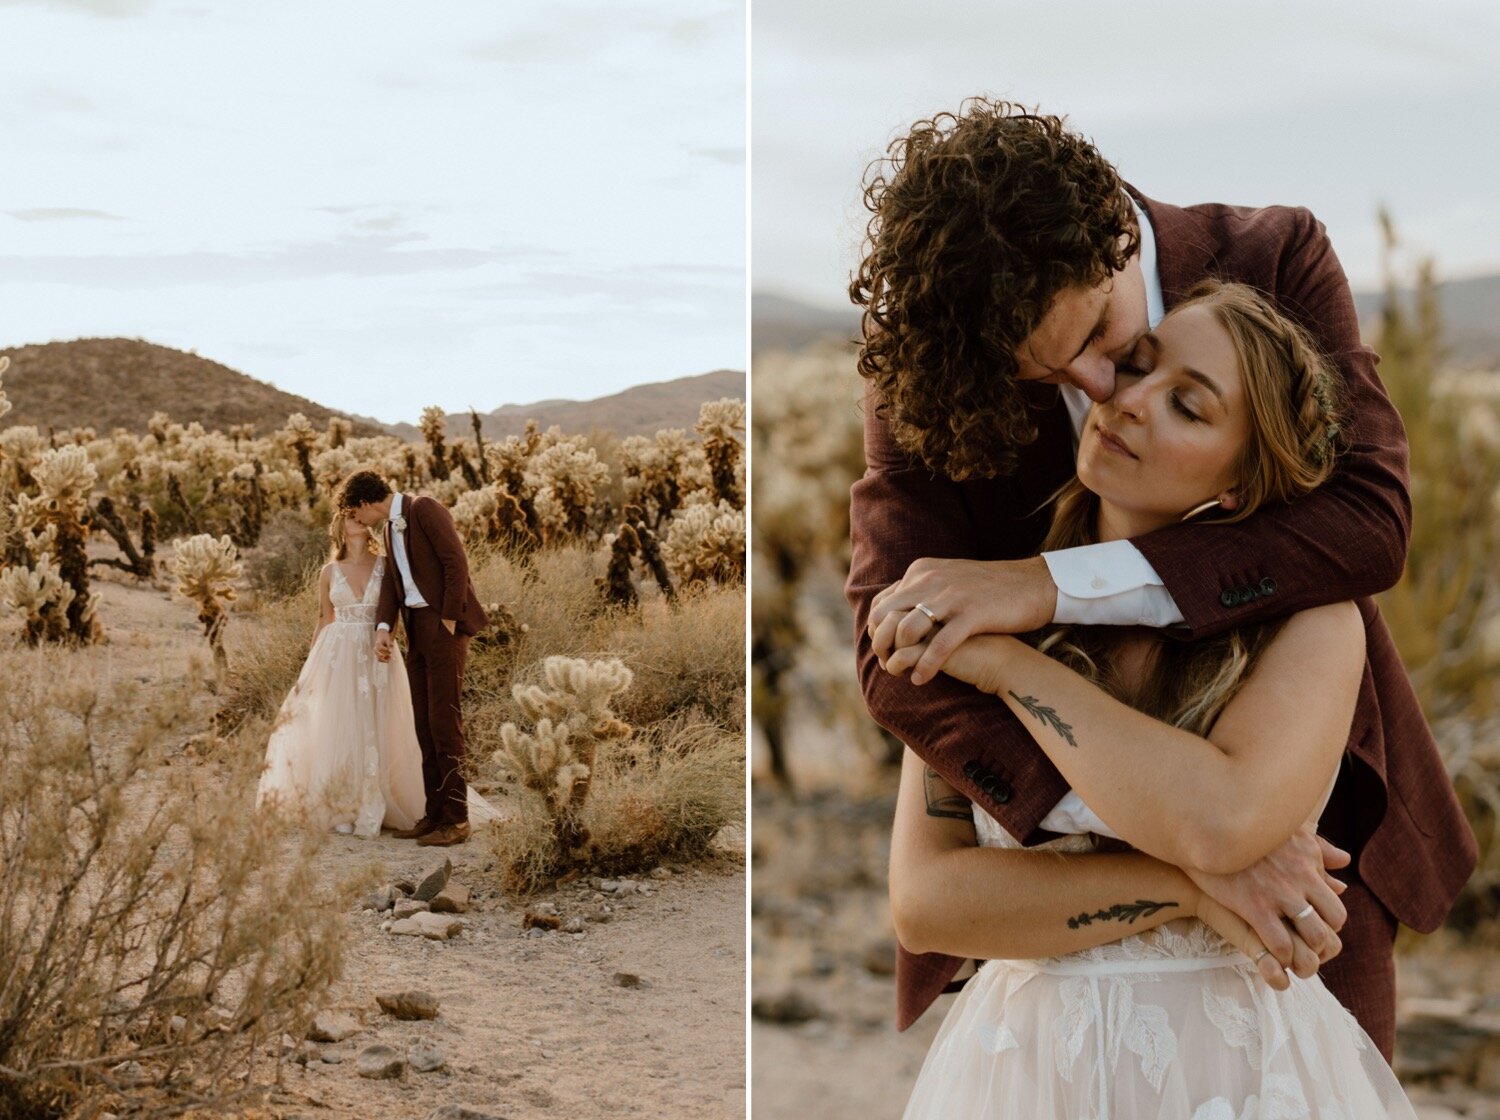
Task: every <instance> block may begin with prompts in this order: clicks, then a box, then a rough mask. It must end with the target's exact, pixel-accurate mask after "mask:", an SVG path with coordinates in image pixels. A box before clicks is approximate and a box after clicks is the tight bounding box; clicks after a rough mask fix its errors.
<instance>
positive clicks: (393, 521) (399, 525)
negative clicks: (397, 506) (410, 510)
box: [388, 513, 406, 533]
mask: <svg viewBox="0 0 1500 1120" xmlns="http://www.w3.org/2000/svg"><path fill="white" fill-rule="evenodd" d="M388 524H389V525H390V527H391V528H392V529H394V530H395V531H396V532H398V533H404V532H406V518H404V517H402V516H401V515H400V514H399V513H398V514H397V515H396V516H395V517H392V518H390V519H389V521H388Z"/></svg>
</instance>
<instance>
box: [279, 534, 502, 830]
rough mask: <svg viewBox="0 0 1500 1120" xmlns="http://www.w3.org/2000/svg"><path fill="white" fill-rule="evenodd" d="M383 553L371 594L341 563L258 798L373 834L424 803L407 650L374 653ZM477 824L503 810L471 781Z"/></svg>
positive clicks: (418, 811)
mask: <svg viewBox="0 0 1500 1120" xmlns="http://www.w3.org/2000/svg"><path fill="white" fill-rule="evenodd" d="M384 572H385V559H384V558H383V557H381V558H377V559H376V561H375V567H374V569H373V570H372V571H371V573H370V580H369V582H368V583H367V584H366V585H365V591H364V595H363V597H361V596H358V595H356V594H355V593H354V588H353V587H351V586H350V584H349V581H348V579H347V578H345V576H344V573H343V571H342V569H341V568H340V567H339V565H338V564H334V565H333V576H332V582H331V584H330V586H329V589H328V597H329V599H330V600H332V602H333V621H332V622H330V623H329V624H328V625H327V626H325V627H323V630H322V632H321V633H319V635H318V637H317V640H316V641H315V642H313V647H312V650H311V651H310V652H309V653H308V655H307V661H306V662H305V663H304V664H303V666H302V672H301V673H300V674H299V675H298V677H297V683H296V684H295V685H293V686H292V690H291V692H289V693H288V694H287V697H286V700H285V701H283V702H282V705H281V711H280V713H279V714H278V715H277V717H276V723H275V725H274V726H273V728H272V731H271V739H270V742H269V743H268V744H267V745H266V765H265V769H264V770H263V771H262V773H261V778H260V786H259V788H258V789H257V791H256V795H255V803H256V805H258V806H259V805H265V804H268V803H272V802H274V803H275V805H276V807H277V808H278V809H280V810H289V811H292V812H298V813H302V814H305V815H306V816H307V818H308V819H309V820H310V821H311V822H312V823H314V824H316V825H318V826H320V827H338V826H352V828H353V832H354V833H355V835H357V836H364V837H370V836H375V835H377V834H378V833H379V832H380V829H381V826H382V825H384V826H385V827H387V828H410V827H411V826H412V825H414V824H416V822H417V820H418V819H419V818H420V817H421V816H422V814H423V812H424V811H425V809H426V803H427V794H426V791H425V789H424V787H423V785H422V751H421V747H420V746H418V744H417V733H416V720H415V717H414V716H413V714H412V703H411V686H410V684H408V682H407V679H406V666H405V664H404V663H403V662H402V659H401V651H400V650H399V649H393V650H392V651H391V659H390V660H389V661H386V662H382V661H378V660H376V658H375V610H376V606H377V604H378V603H379V602H380V581H381V579H382V577H383V576H384ZM469 814H470V822H471V823H474V824H482V823H484V822H485V821H487V820H493V819H495V818H496V817H498V816H499V814H498V813H497V812H496V811H495V810H494V809H492V808H491V807H490V806H489V805H488V804H487V803H486V802H485V801H484V799H483V798H481V797H480V796H479V795H478V794H477V793H475V792H474V791H473V790H472V789H471V790H470V791H469Z"/></svg>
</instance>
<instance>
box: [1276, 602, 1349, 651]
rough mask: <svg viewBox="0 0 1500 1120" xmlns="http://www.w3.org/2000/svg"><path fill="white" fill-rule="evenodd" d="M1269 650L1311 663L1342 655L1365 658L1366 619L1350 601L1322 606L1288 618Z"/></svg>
mask: <svg viewBox="0 0 1500 1120" xmlns="http://www.w3.org/2000/svg"><path fill="white" fill-rule="evenodd" d="M1272 647H1274V648H1280V649H1283V650H1291V651H1295V652H1297V653H1300V654H1303V655H1305V656H1307V657H1309V658H1312V659H1314V660H1316V659H1318V658H1323V657H1338V656H1341V655H1344V656H1348V657H1349V658H1351V659H1353V658H1355V657H1358V658H1359V659H1360V660H1361V661H1362V660H1363V659H1364V651H1365V619H1364V615H1363V614H1362V613H1361V611H1360V608H1359V604H1358V603H1355V602H1353V601H1348V600H1346V601H1344V602H1341V603H1325V604H1323V605H1322V606H1318V607H1308V608H1307V609H1306V610H1301V611H1298V612H1296V613H1295V614H1293V615H1291V616H1290V617H1289V618H1288V619H1287V620H1286V625H1284V626H1283V627H1282V628H1281V630H1280V632H1279V633H1277V635H1276V638H1275V640H1274V641H1273V642H1272Z"/></svg>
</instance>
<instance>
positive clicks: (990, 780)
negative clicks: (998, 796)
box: [979, 774, 1000, 797]
mask: <svg viewBox="0 0 1500 1120" xmlns="http://www.w3.org/2000/svg"><path fill="white" fill-rule="evenodd" d="M979 788H980V789H981V790H983V791H984V792H985V793H986V794H988V795H989V796H990V797H994V796H995V791H996V790H997V789H999V788H1000V779H999V778H997V777H995V775H993V774H986V775H985V776H984V777H982V778H980V779H979Z"/></svg>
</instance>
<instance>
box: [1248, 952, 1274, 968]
mask: <svg viewBox="0 0 1500 1120" xmlns="http://www.w3.org/2000/svg"><path fill="white" fill-rule="evenodd" d="M1270 955H1271V950H1269V949H1262V950H1261V951H1260V952H1259V953H1258V954H1256V957H1255V959H1254V960H1253V961H1251V962H1250V963H1251V964H1253V965H1259V964H1260V958H1261V957H1269V956H1270Z"/></svg>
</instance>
